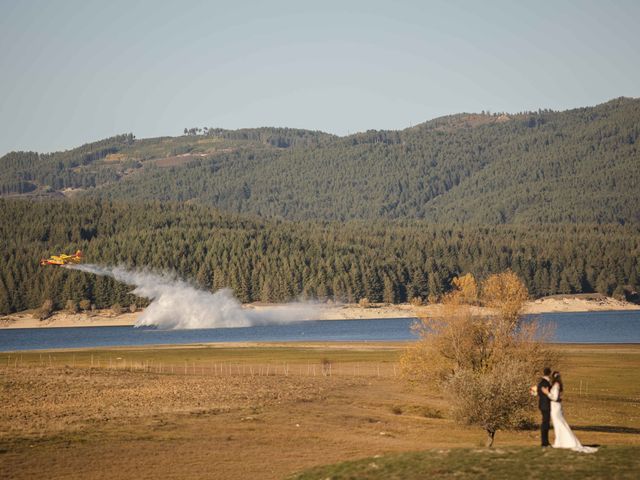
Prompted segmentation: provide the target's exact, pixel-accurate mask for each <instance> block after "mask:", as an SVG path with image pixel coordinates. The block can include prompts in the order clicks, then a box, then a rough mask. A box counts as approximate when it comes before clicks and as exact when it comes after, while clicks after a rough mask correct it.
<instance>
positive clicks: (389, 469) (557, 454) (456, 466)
mask: <svg viewBox="0 0 640 480" xmlns="http://www.w3.org/2000/svg"><path fill="white" fill-rule="evenodd" d="M639 471H640V447H628V446H625V447H622V446H618V447H614V446H605V447H602V448H600V450H599V451H598V452H597V453H595V454H581V453H576V452H571V451H566V450H554V449H546V450H542V449H541V448H535V447H524V448H523V447H520V448H517V447H511V448H496V449H468V448H464V449H463V448H460V449H438V450H429V451H426V452H416V453H401V454H395V455H385V456H379V457H371V458H365V459H362V460H358V461H353V462H343V463H339V464H336V465H329V466H326V467H318V468H313V469H310V470H307V471H305V472H302V473H300V474H298V475H295V476H293V477H291V478H292V479H295V480H313V479H322V480H324V479H331V480H341V479H344V480H346V479H362V480H378V479H379V480H394V479H398V480H412V479H416V480H417V479H425V478H429V479H438V478H452V477H456V478H461V477H466V478H492V479H502V478H504V479H512V478H520V479H522V478H545V479H555V478H561V479H563V480H571V479H580V480H583V479H587V478H599V479H600V478H616V479H626V478H629V479H636V478H638V472H639Z"/></svg>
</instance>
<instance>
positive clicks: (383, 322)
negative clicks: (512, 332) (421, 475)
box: [0, 311, 640, 352]
mask: <svg viewBox="0 0 640 480" xmlns="http://www.w3.org/2000/svg"><path fill="white" fill-rule="evenodd" d="M537 318H538V320H539V321H540V323H542V324H544V325H549V324H551V325H553V326H554V328H555V336H554V338H553V341H554V342H556V343H640V311H617V312H585V313H548V314H542V315H538V316H537ZM413 322H414V320H413V319H407V318H392V319H376V320H319V321H304V322H298V323H289V324H286V325H263V326H255V327H243V328H211V329H202V330H156V329H152V328H134V327H78V328H42V329H0V351H3V352H6V351H14V350H39V349H51V348H84V347H107V346H137V345H179V344H193V343H208V342H316V341H341V342H379V341H386V342H394V341H410V340H413V339H415V338H416V337H415V336H414V334H413V333H412V332H411V325H412V323H413Z"/></svg>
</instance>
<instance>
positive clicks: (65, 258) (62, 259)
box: [40, 250, 82, 266]
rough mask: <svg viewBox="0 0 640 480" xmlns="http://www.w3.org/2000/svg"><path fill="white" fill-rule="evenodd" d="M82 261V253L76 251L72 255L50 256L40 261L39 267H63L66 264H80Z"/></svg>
mask: <svg viewBox="0 0 640 480" xmlns="http://www.w3.org/2000/svg"><path fill="white" fill-rule="evenodd" d="M81 261H82V252H81V251H80V250H78V251H77V252H76V253H75V254H73V255H67V254H66V253H61V254H60V255H52V256H51V257H50V258H47V259H45V258H43V259H42V260H40V265H58V266H63V265H67V264H68V263H80V262H81Z"/></svg>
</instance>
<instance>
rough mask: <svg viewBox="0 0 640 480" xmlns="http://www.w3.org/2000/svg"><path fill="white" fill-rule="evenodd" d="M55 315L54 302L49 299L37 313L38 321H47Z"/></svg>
mask: <svg viewBox="0 0 640 480" xmlns="http://www.w3.org/2000/svg"><path fill="white" fill-rule="evenodd" d="M52 313H53V300H51V299H49V298H47V299H46V300H45V301H44V302H43V303H42V306H41V307H40V308H39V309H38V310H37V311H36V315H37V318H38V320H46V319H47V318H49V317H50V316H51V314H52Z"/></svg>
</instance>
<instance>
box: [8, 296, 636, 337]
mask: <svg viewBox="0 0 640 480" xmlns="http://www.w3.org/2000/svg"><path fill="white" fill-rule="evenodd" d="M288 307H289V306H288V305H287V304H249V305H244V306H243V308H244V309H247V310H255V311H265V312H266V311H269V310H273V309H282V308H285V309H286V308H288ZM298 307H299V305H297V306H296V305H295V304H294V305H291V308H298ZM473 308H474V311H475V313H477V314H479V315H488V314H489V313H490V310H489V309H486V308H482V307H473ZM442 310H443V305H442V304H434V305H426V306H414V305H411V304H397V305H388V304H373V305H371V307H369V308H363V307H360V306H359V305H357V304H344V305H335V304H316V305H313V308H312V313H310V314H309V315H307V317H308V318H301V319H300V320H372V319H380V318H416V317H427V316H432V317H439V316H442V313H443V312H442ZM634 310H635V311H638V310H640V305H635V304H632V303H628V302H623V301H620V300H616V299H614V298H611V297H602V298H599V299H585V298H579V297H576V296H572V295H567V296H557V295H556V296H554V297H547V298H541V299H538V300H532V301H529V302H527V304H526V305H525V308H524V311H523V313H524V314H525V315H535V314H540V313H577V312H607V311H634ZM141 313H142V311H139V312H135V313H130V312H127V313H123V314H120V315H115V314H114V313H113V312H111V311H110V310H97V311H94V312H85V313H76V314H71V313H68V312H64V311H60V312H55V313H54V314H53V315H52V316H51V317H49V318H48V319H46V320H38V319H37V318H34V316H33V314H32V312H31V311H25V312H19V313H14V314H10V315H6V316H3V317H0V329H3V328H7V329H13V328H65V327H109V326H111V327H116V326H133V325H134V324H135V323H136V320H137V318H138V316H139V315H140V314H141Z"/></svg>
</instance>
